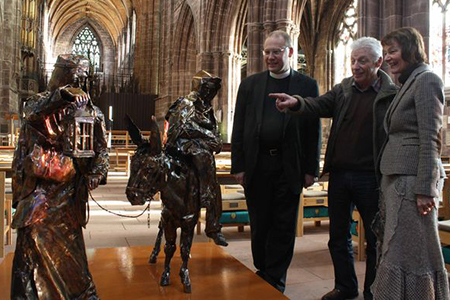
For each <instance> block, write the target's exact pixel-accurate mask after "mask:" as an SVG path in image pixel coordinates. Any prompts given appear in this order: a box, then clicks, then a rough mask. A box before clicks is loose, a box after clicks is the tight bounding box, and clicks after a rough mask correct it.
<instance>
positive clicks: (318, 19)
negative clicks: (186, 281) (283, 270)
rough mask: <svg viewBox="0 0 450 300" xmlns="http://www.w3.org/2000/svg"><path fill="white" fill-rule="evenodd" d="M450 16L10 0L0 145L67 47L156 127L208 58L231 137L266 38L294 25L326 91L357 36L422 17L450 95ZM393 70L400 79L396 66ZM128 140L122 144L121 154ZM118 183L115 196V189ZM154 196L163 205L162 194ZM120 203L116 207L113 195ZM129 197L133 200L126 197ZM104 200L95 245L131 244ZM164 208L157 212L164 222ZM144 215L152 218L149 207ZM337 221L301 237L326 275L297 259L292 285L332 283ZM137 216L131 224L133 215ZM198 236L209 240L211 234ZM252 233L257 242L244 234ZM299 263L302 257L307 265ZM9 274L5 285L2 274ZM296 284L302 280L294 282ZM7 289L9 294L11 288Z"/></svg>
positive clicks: (259, 0)
mask: <svg viewBox="0 0 450 300" xmlns="http://www.w3.org/2000/svg"><path fill="white" fill-rule="evenodd" d="M449 19H450V0H409V1H405V0H231V1H227V0H6V1H3V0H2V1H0V49H1V50H0V82H1V85H0V145H2V146H8V145H11V143H12V142H11V140H14V138H13V135H14V134H17V128H19V127H20V115H21V113H22V107H23V105H24V103H25V102H26V99H27V98H28V97H30V96H32V95H34V94H36V93H39V92H42V91H44V90H45V89H46V87H47V84H48V82H49V79H50V76H51V73H52V71H53V65H54V64H55V62H56V59H57V57H58V55H59V54H64V53H74V54H79V55H84V56H86V57H88V58H89V60H90V63H91V65H90V72H89V78H88V81H87V83H86V85H87V86H88V89H89V93H90V96H91V98H92V100H93V102H94V103H95V104H96V105H97V106H99V107H100V108H101V109H102V110H103V113H104V114H105V117H106V120H107V126H108V129H109V130H116V131H120V130H125V129H126V128H125V125H124V122H123V121H122V118H123V116H124V114H125V113H128V114H130V115H131V116H132V117H133V118H134V119H135V121H136V123H137V124H138V125H140V127H141V128H143V129H144V130H148V126H149V124H150V118H151V116H152V115H154V116H155V117H156V120H157V121H158V123H159V124H160V125H161V126H160V127H162V126H163V122H164V116H165V115H166V112H167V110H168V108H169V107H170V105H171V104H172V103H173V102H174V101H175V100H176V99H177V98H178V97H180V96H182V95H187V94H188V93H189V91H190V88H191V80H192V77H193V75H194V74H195V73H197V71H199V70H206V71H207V72H209V73H211V74H213V75H214V76H218V77H220V78H222V88H221V89H220V91H219V93H218V94H217V97H216V98H215V100H214V102H213V105H214V114H215V116H216V118H217V121H218V124H219V128H220V132H221V136H222V139H223V141H224V142H225V143H230V141H231V132H232V128H233V117H234V109H235V105H236V97H237V93H238V88H239V84H240V82H241V81H242V80H243V79H244V78H246V77H247V76H250V75H252V74H255V73H258V72H261V71H264V70H265V68H266V67H265V63H264V60H263V55H262V54H261V50H262V48H263V44H264V40H265V38H266V37H267V35H268V34H269V33H270V32H272V31H274V30H284V31H286V32H287V33H288V34H289V35H290V36H291V38H292V41H293V48H294V55H293V57H294V59H292V60H291V62H290V64H291V67H292V68H293V69H295V70H298V71H299V72H301V73H304V74H306V75H308V76H310V77H312V78H314V79H316V80H317V83H318V85H319V93H320V94H323V93H325V92H326V91H328V90H329V89H330V88H332V87H333V86H334V85H335V84H336V83H339V82H340V81H341V80H342V79H343V78H345V77H348V76H351V70H350V51H351V50H350V44H351V43H352V41H353V40H356V39H357V38H359V37H363V36H371V37H375V38H377V39H381V38H382V37H383V36H384V35H386V34H387V33H389V32H390V31H392V30H394V29H397V28H400V27H405V26H410V27H414V28H416V29H417V30H418V31H419V32H420V33H421V34H422V36H423V37H424V41H425V48H426V51H427V55H428V57H429V64H430V66H431V67H432V69H433V71H434V72H435V73H436V74H438V75H439V76H440V77H441V79H442V80H443V82H444V85H445V94H446V96H450V55H449V54H450V25H449V24H450V20H449ZM382 68H383V69H385V70H387V68H384V67H382ZM393 79H394V81H395V80H397V79H396V78H395V77H394V76H393ZM447 99H450V98H448V97H447ZM446 103H448V101H446ZM448 115H449V109H448V104H447V105H446V106H445V108H444V121H443V130H442V144H443V148H442V156H443V157H447V158H448V156H450V148H449V146H450V135H449V134H450V133H449V132H448V130H447V126H448V124H449V123H450V120H449V119H448ZM17 116H19V117H17ZM322 126H323V128H322V134H323V146H322V148H323V150H324V149H325V147H326V140H327V134H328V131H329V126H330V121H329V120H327V119H322ZM121 147H123V146H121ZM120 149H123V148H120ZM111 151H112V150H111ZM119 151H120V150H117V151H116V152H115V153H116V155H117V157H118V156H119ZM111 153H112V152H111ZM124 153H127V152H124ZM116 159H118V158H116ZM117 161H118V160H117ZM446 161H447V162H448V159H447V160H446ZM119 173H120V172H119ZM121 174H122V173H121ZM118 178H119V177H117V178H115V179H114V178H113V179H112V180H111V181H110V182H111V183H112V184H116V185H115V186H114V187H112V188H111V187H110V188H107V189H103V190H101V191H100V192H97V193H96V194H95V197H98V199H100V201H101V200H105V201H106V202H107V201H110V200H111V199H112V200H117V199H118V200H120V199H124V198H125V196H124V195H120V196H117V195H118V194H119V193H122V189H123V188H124V182H125V181H124V179H123V178H122V179H118ZM121 180H122V181H121ZM7 185H8V179H7ZM107 193H112V194H110V195H112V196H105V195H106V194H107ZM152 207H153V208H155V209H156V211H158V212H159V210H158V208H157V207H158V205H157V204H152ZM109 208H115V206H114V204H111V206H109ZM120 209H122V210H123V211H127V210H129V208H127V207H126V206H125V205H123V207H122V206H121V208H120ZM93 211H94V213H93V214H92V220H94V221H93V225H89V226H93V227H90V228H91V230H92V228H95V226H97V225H99V224H100V223H102V222H103V225H101V226H102V227H101V229H100V231H99V232H100V233H98V232H97V233H95V232H96V231H95V230H92V237H91V234H88V237H89V238H88V239H87V241H86V244H87V247H88V248H96V247H105V245H106V246H111V245H112V246H127V245H128V246H130V244H132V243H130V242H129V240H128V241H127V242H126V243H124V244H122V242H113V243H109V244H108V243H103V240H102V239H101V238H100V239H97V240H96V237H95V235H96V234H101V233H102V232H105V231H106V230H107V229H106V228H105V227H109V226H111V225H110V224H109V223H104V222H105V221H104V220H105V219H96V210H95V209H94V210H93ZM132 212H135V211H134V210H132ZM99 215H100V213H99ZM102 216H103V215H102ZM149 218H150V214H149ZM156 220H157V218H156V217H153V216H152V220H151V223H152V226H153V229H152V230H153V231H155V230H156V226H157V221H156ZM139 221H140V222H141V223H142V224H141V225H144V226H147V217H146V216H144V217H142V218H141V219H139ZM326 222H327V221H325V222H324V223H325V225H324V226H322V229H320V227H316V226H313V225H311V226H310V227H307V230H306V231H309V232H310V233H312V234H311V235H308V234H307V233H305V236H304V237H302V238H304V239H305V241H307V243H308V244H307V246H305V244H302V246H301V247H302V251H309V250H311V249H313V248H314V247H316V245H317V244H319V243H320V244H321V246H319V248H320V247H321V248H320V249H321V252H320V253H322V254H323V255H325V256H326V258H325V261H327V262H328V266H327V267H326V268H328V269H326V271H324V269H320V267H317V268H316V267H313V266H312V265H308V264H307V263H306V268H307V269H308V268H309V269H308V272H309V271H311V270H313V271H318V272H319V273H317V274H319V275H317V274H315V275H314V278H320V277H322V278H320V279H314V280H316V281H317V282H318V283H317V282H316V281H314V280H313V279H312V275H311V274H309V275H305V274H306V273H307V272H306V271H303V269H301V268H302V267H304V266H303V265H302V264H305V263H298V262H294V263H293V264H294V271H292V272H291V273H290V275H289V276H290V278H291V280H293V281H292V282H293V285H292V286H289V285H288V290H287V293H286V296H288V297H290V298H293V299H295V298H296V299H317V297H319V295H320V294H323V292H324V291H325V290H326V289H328V288H329V287H331V285H332V275H330V274H331V272H332V271H331V270H332V265H331V263H330V259H329V257H328V256H327V255H328V252H327V250H326V249H327V248H326V240H327V225H326ZM148 223H149V224H150V219H149V220H148ZM319 223H320V221H319ZM124 224H125V223H124ZM130 224H131V223H130ZM316 224H317V223H316ZM99 226H100V225H99ZM127 226H130V225H129V224H125V225H123V227H125V228H126V227H127ZM308 226H309V225H308ZM88 229H89V227H88ZM302 230H303V229H302ZM153 231H152V232H153ZM236 231H237V230H236V229H235V228H233V229H232V230H230V231H226V234H228V235H229V236H228V237H231V240H232V241H233V239H235V240H237V243H234V244H233V243H231V245H230V246H231V247H230V248H231V250H230V251H231V252H232V253H235V254H236V256H237V257H239V258H240V261H241V262H243V263H244V264H245V265H246V266H250V265H251V257H250V256H251V254H250V249H249V245H248V240H249V233H248V231H249V230H247V229H246V230H245V231H246V232H244V233H241V232H239V233H238V232H236ZM152 234H153V235H155V234H156V231H155V232H153V233H152ZM242 234H244V235H242ZM106 236H108V234H106ZM97 237H99V235H98V236H97ZM228 237H227V238H228ZM133 238H135V239H137V240H136V241H137V242H136V243H135V244H134V245H142V244H151V243H152V242H153V240H154V239H153V238H148V237H145V242H143V240H144V238H143V237H142V236H140V237H139V238H138V237H137V236H133V237H132V239H133ZM196 239H197V241H200V242H205V241H207V238H206V237H204V236H203V237H197V238H196ZM243 239H246V240H247V243H245V244H244V243H241V241H242V240H243ZM13 246H14V244H13ZM299 247H300V246H299ZM305 249H306V250H305ZM12 251H13V249H12V248H9V252H12ZM193 251H195V248H194V250H193ZM91 254H92V253H91ZM91 254H89V255H91ZM309 259H311V261H310V262H318V261H322V260H323V258H322V257H319V255H318V254H311V256H309ZM1 262H2V260H0V263H1ZM194 264H195V262H193V263H192V265H194ZM296 264H297V265H296ZM298 264H300V267H299V269H296V267H298ZM330 265H331V266H330ZM324 268H325V267H324ZM357 268H358V277H360V279H362V277H363V273H364V272H363V271H361V270H363V269H364V264H363V263H361V262H360V264H358V265H357ZM300 269H301V270H300ZM0 271H1V269H0ZM8 271H9V270H8ZM313 271H311V272H312V273H313ZM321 272H322V273H321ZM1 274H2V273H1V272H0V277H1V276H2V275H1ZM324 274H325V275H324ZM94 275H95V274H94ZM322 275H323V276H322ZM308 276H309V277H308ZM306 277H308V279H304V278H306ZM97 278H98V277H96V279H97ZM295 278H297V279H295ZM194 280H195V279H194ZM296 280H297V281H296ZM361 281H363V280H361ZM309 282H312V284H311V286H310V290H309V291H308V293H309V294H308V295H309V296H308V297H306V296H304V297H303V296H302V295H305V294H302V291H304V290H305V289H307V288H308V283H309ZM324 282H325V283H324ZM2 284H4V285H5V283H4V282H3V283H2V282H1V280H0V286H3V285H2ZM196 284H197V285H200V284H199V283H196ZM295 284H299V286H300V288H299V289H296V287H293V286H295ZM6 288H8V287H6ZM0 294H1V293H0ZM180 294H181V292H180ZM174 297H175V296H174ZM0 298H1V299H3V298H2V296H1V295H0ZM238 298H239V297H238ZM105 299H108V298H105ZM111 299H113V298H111ZM122 299H125V298H122ZM130 299H131V298H130ZM136 299H137V298H136ZM173 299H175V298H173ZM177 299H178V298H177ZM180 299H181V298H180ZM183 299H184V298H183ZM260 299H264V297H263V298H260ZM267 299H269V298H267ZM273 299H275V298H273ZM358 299H362V297H361V298H358Z"/></svg>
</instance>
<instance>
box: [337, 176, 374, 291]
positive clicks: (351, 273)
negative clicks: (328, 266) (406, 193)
mask: <svg viewBox="0 0 450 300" xmlns="http://www.w3.org/2000/svg"><path fill="white" fill-rule="evenodd" d="M378 196H379V192H378V185H377V181H376V177H375V173H374V172H357V171H334V170H333V171H332V172H330V179H329V190H328V214H329V217H330V241H329V242H328V248H329V249H330V254H331V258H332V260H333V265H334V276H335V288H337V289H339V290H341V291H345V292H349V293H353V292H356V291H358V281H357V278H356V274H355V266H354V262H353V248H352V247H351V242H349V231H350V226H351V211H352V209H353V206H354V205H355V206H356V208H357V209H358V211H359V213H360V215H361V217H362V220H363V223H364V230H365V234H366V240H367V249H366V254H367V259H366V276H365V281H364V298H365V299H372V294H371V292H370V286H371V285H372V283H373V281H374V279H375V266H376V241H377V240H376V237H375V235H374V233H373V231H372V229H371V225H372V221H373V219H374V217H375V214H376V213H377V211H378Z"/></svg>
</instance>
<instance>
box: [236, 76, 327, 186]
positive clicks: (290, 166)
mask: <svg viewBox="0 0 450 300" xmlns="http://www.w3.org/2000/svg"><path fill="white" fill-rule="evenodd" d="M268 76H269V72H268V71H265V72H262V73H258V74H254V75H252V76H250V77H248V78H246V79H245V80H243V81H242V82H241V84H240V86H239V91H238V96H237V101H236V110H235V114H234V124H233V134H232V138H231V173H232V174H236V173H240V172H245V176H246V183H247V184H248V183H249V182H251V178H252V175H253V172H254V170H255V168H256V164H257V160H258V153H259V137H260V130H261V125H262V116H263V106H264V105H263V103H264V99H265V96H266V95H265V92H266V84H267V80H268ZM290 78H291V79H290V80H291V81H290V83H289V94H291V95H294V94H296V95H297V94H300V95H303V96H304V97H316V96H317V95H318V87H317V83H316V81H315V80H314V79H312V78H310V77H307V76H305V75H302V74H300V73H298V72H297V71H293V70H291V77H290ZM273 101H275V99H274V100H273ZM320 135H321V127H320V120H319V119H318V118H316V117H304V116H295V115H290V114H286V117H285V121H284V129H283V142H282V145H280V148H281V150H282V152H281V153H282V154H281V155H282V160H283V169H284V172H285V174H286V176H287V179H288V181H289V184H290V188H291V190H292V191H293V192H294V193H300V192H301V190H302V187H303V181H304V175H305V174H310V175H315V176H317V174H318V166H319V158H320Z"/></svg>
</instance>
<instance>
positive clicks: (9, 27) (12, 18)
mask: <svg viewBox="0 0 450 300" xmlns="http://www.w3.org/2000/svg"><path fill="white" fill-rule="evenodd" d="M21 8H22V6H21V1H19V0H11V1H7V2H4V3H3V4H2V7H1V12H2V13H1V15H2V22H1V24H2V26H1V28H0V29H1V31H0V40H2V41H1V43H2V47H1V48H0V49H2V51H1V52H2V54H0V70H1V73H2V75H1V85H0V132H1V133H8V132H9V123H8V121H7V120H6V119H5V117H4V116H5V114H6V113H11V112H14V113H17V112H18V104H19V89H18V88H19V87H18V82H19V79H20V74H19V73H20V46H19V45H20V21H21V11H20V10H21Z"/></svg>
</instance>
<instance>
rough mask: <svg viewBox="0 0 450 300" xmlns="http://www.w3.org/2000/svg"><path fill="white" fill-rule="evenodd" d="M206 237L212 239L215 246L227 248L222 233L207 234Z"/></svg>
mask: <svg viewBox="0 0 450 300" xmlns="http://www.w3.org/2000/svg"><path fill="white" fill-rule="evenodd" d="M206 236H207V237H209V238H210V239H213V241H214V243H216V245H219V246H223V247H226V246H228V243H227V240H226V239H225V236H224V235H223V233H222V232H212V233H207V234H206Z"/></svg>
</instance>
